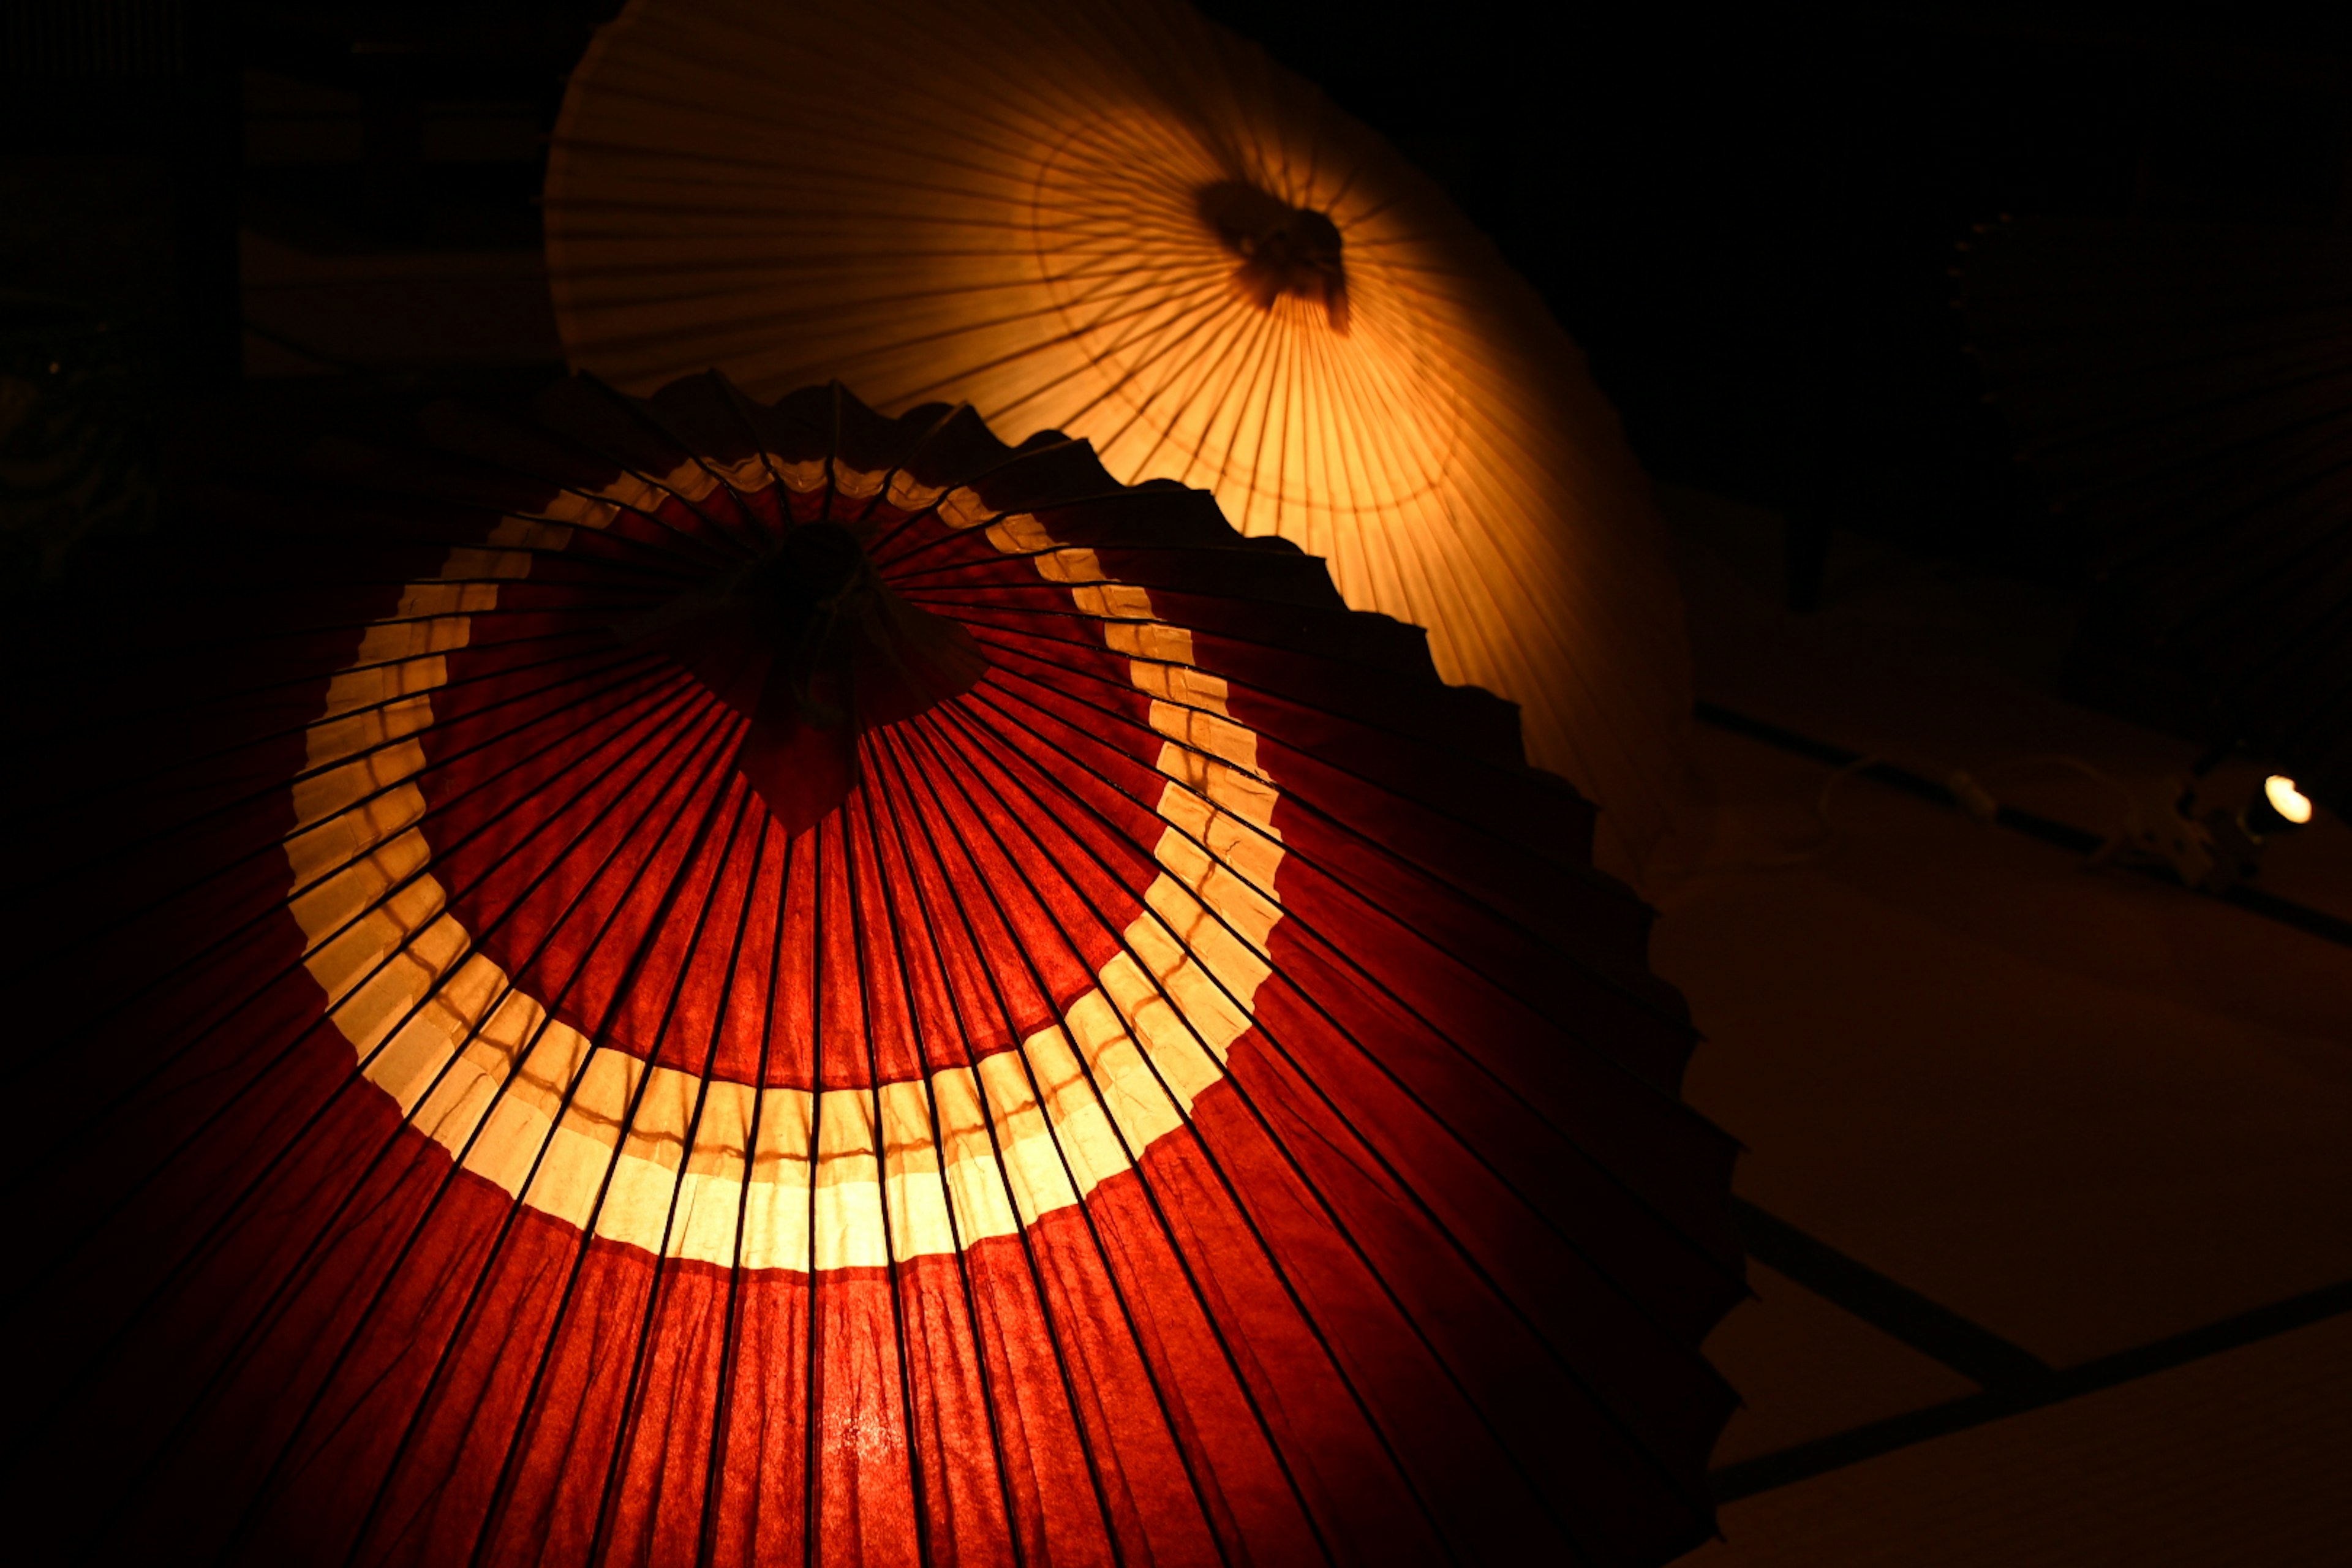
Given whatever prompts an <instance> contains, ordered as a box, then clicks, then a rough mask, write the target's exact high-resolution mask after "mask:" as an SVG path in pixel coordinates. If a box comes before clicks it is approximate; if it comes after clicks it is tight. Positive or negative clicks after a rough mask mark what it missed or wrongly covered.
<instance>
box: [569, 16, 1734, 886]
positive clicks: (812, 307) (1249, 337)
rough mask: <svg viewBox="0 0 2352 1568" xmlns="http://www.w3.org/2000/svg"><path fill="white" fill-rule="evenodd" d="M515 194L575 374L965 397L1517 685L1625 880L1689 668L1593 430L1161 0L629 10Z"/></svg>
mask: <svg viewBox="0 0 2352 1568" xmlns="http://www.w3.org/2000/svg"><path fill="white" fill-rule="evenodd" d="M780 82H789V83H791V84H792V88H791V90H789V91H782V90H777V89H776V84H777V83H780ZM546 213H547V233H548V261H549V268H550V273H551V279H552V283H553V288H554V292H555V300H556V308H557V315H558V319H559V321H560V323H561V325H562V331H563V335H564V341H565V343H566V345H567V348H568V349H569V352H570V353H571V355H572V360H573V362H574V363H575V364H577V365H579V366H581V367H582V368H584V369H588V370H593V371H594V372H596V373H597V374H601V375H603V376H604V377H605V378H607V379H608V380H610V381H613V382H614V383H615V384H618V385H620V386H621V387H623V388H625V389H627V390H631V391H639V392H642V391H647V390H650V389H651V388H652V387H654V386H655V385H657V384H661V383H663V382H665V381H667V380H668V379H670V378H671V377H673V376H676V375H678V374H685V373H688V372H692V371H696V370H698V369H700V368H702V367H703V366H705V365H709V364H716V365H719V366H720V367H722V368H724V369H725V370H726V371H727V372H728V373H729V374H730V375H731V376H733V377H734V378H735V379H736V380H738V381H739V382H740V383H741V384H744V385H745V387H746V388H747V389H749V390H751V392H753V393H755V394H757V395H775V394H778V393H781V392H783V391H785V390H788V389H790V388H793V387H795V386H799V385H803V384H810V383H815V382H822V381H824V380H827V379H830V378H835V377H838V378H840V379H842V380H843V381H845V382H846V383H849V384H854V385H856V386H857V387H858V388H859V389H860V390H861V392H862V393H863V394H864V395H866V396H868V397H871V398H872V399H873V400H874V401H875V403H876V405H877V406H879V407H881V408H883V409H885V410H887V411H893V412H896V411H901V410H904V409H907V408H910V407H912V406H915V405H919V404H922V403H926V402H930V401H936V400H944V401H950V402H952V401H966V402H970V403H971V404H972V405H974V406H975V407H976V408H977V409H978V410H979V412H980V413H981V414H982V416H985V417H986V418H987V419H988V421H989V423H990V424H991V426H992V427H993V428H995V429H996V430H997V431H999V432H1000V433H1001V434H1003V436H1005V437H1007V438H1010V439H1014V440H1018V439H1020V438H1022V437H1025V436H1028V435H1030V434H1031V433H1033V432H1035V431H1039V430H1047V429H1059V430H1064V431H1066V432H1068V433H1070V434H1071V435H1074V436H1079V437H1086V438H1087V439H1088V440H1090V441H1092V442H1093V443H1094V445H1095V446H1096V447H1097V450H1098V451H1099V452H1100V454H1101V456H1102V458H1103V461H1104V463H1105V465H1106V466H1107V467H1108V468H1109V469H1110V470H1111V471H1112V473H1113V474H1114V475H1115V476H1117V477H1118V478H1119V479H1123V480H1127V481H1129V482H1139V481H1141V480H1143V479H1178V480H1181V481H1182V482H1184V483H1186V484H1189V485H1193V486H1197V487H1200V488H1202V489H1210V490H1212V491H1213V492H1214V493H1215V495H1216V496H1217V498H1218V500H1219V501H1220V502H1221V503H1222V505H1223V509H1224V510H1225V513H1226V515H1227V516H1228V517H1229V518H1230V519H1231V520H1232V521H1233V522H1234V526H1236V527H1237V528H1239V529H1241V530H1242V531H1244V532H1245V533H1251V534H1279V535H1281V536H1283V537H1285V538H1286V539H1289V540H1292V541H1294V542H1297V544H1298V545H1299V546H1300V547H1301V548H1303V549H1304V550H1306V551H1307V552H1309V553H1310V554H1314V555H1318V556H1321V557H1322V558H1324V559H1325V560H1326V561H1327V562H1328V563H1329V566H1330V570H1331V574H1332V577H1333V580H1334V582H1335V583H1336V584H1337V585H1338V587H1339V591H1340V593H1341V594H1342V595H1344V596H1345V597H1346V599H1347V601H1348V603H1349V605H1351V606H1353V607H1355V608H1359V609H1369V610H1377V611H1380V612H1381V613H1383V614H1387V615H1390V616H1395V617H1396V618H1398V619H1401V620H1404V621H1408V622H1411V623H1413V624H1415V625H1418V626H1425V627H1427V628H1428V630H1429V633H1430V648H1431V652H1432V654H1433V657H1434V658H1435V661H1436V664H1437V668H1438V670H1439V673H1440V674H1441V675H1442V676H1443V677H1444V679H1447V680H1449V681H1454V682H1462V683H1472V684H1476V685H1480V686H1484V687H1486V688H1488V689H1491V690H1494V691H1496V692H1499V693H1501V694H1502V695H1504V696H1506V697H1507V698H1509V699H1510V700H1513V701H1515V702H1517V703H1518V704H1519V705H1520V707H1521V709H1522V723H1523V728H1524V732H1525V735H1526V741H1527V748H1528V756H1529V760H1531V761H1533V762H1535V763H1538V764H1540V765H1542V766H1545V767H1549V768H1551V769H1553V770H1554V771H1557V772H1559V773H1564V774H1566V775H1567V776H1568V777H1570V779H1572V780H1573V781H1574V782H1575V783H1576V784H1578V785H1579V786H1580V788H1581V789H1582V790H1584V792H1585V793H1587V794H1588V795H1591V796H1592V797H1593V798H1595V799H1596V800H1598V801H1599V802H1600V803H1601V805H1603V806H1604V807H1606V808H1608V814H1607V815H1606V816H1604V817H1603V818H1602V821H1603V823H1604V825H1606V826H1607V827H1608V828H1609V829H1610V830H1611V831H1610V832H1609V834H1608V835H1607V837H1609V838H1610V839H1612V840H1613V842H1612V843H1611V844H1610V850H1611V852H1612V858H1613V860H1614V863H1615V864H1616V865H1617V866H1618V867H1620V868H1627V867H1630V866H1631V865H1633V864H1634V863H1637V862H1638V859H1639V858H1640V855H1641V853H1642V851H1643V849H1644V848H1645V847H1646V846H1648V845H1649V844H1651V843H1653V842H1654V841H1655V840H1656V838H1657V837H1660V836H1661V835H1662V834H1663V833H1664V830H1665V826H1666V822H1667V819H1668V816H1669V815H1670V814H1671V812H1672V810H1673V806H1674V803H1675V801H1676V800H1677V799H1678V798H1679V796H1680V795H1681V793H1682V782H1681V781H1682V778H1683V773H1682V768H1683V764H1682V763H1681V761H1680V752H1679V747H1678V742H1676V739H1675V732H1676V726H1677V724H1678V722H1679V721H1680V719H1681V716H1682V715H1683V714H1685V712H1686V711H1687V710H1688V708H1689V700H1690V699H1689V689H1688V673H1687V654H1686V651H1685V643H1684V636H1683V629H1682V614H1681V607H1680V601H1679V596H1678V591H1677V589H1676V586H1675V581H1674V576H1673V573H1672V570H1671V567H1670V565H1669V563H1668V560H1667V556H1666V552H1665V550H1664V543H1663V539H1662V537H1661V533H1660V530H1659V528H1658V526H1657V523H1656V520H1655V518H1654V515H1653V514H1652V511H1651V509H1650V504H1649V500H1648V490H1647V486H1646V484H1645V482H1644V481H1643V478H1642V476H1641V474H1640V473H1639V472H1638V470H1637V469H1636V468H1635V467H1634V465H1633V461H1632V458H1631V457H1630V456H1629V455H1628V453H1627V452H1626V450H1625V448H1624V446H1623V443H1622V439H1621V437H1620V436H1619V433H1618V429H1617V424H1616V419H1615V416H1614V415H1613V413H1612V411H1611V410H1610V409H1609V408H1608V406H1607V405H1605V404H1604V403H1603V402H1602V401H1601V397H1600V395H1598V393H1597V392H1596V391H1595V390H1594V389H1593V387H1592V386H1591V384H1590V383H1589V381H1588V380H1587V379H1586V378H1585V376H1584V374H1583V370H1582V365H1581V363H1580V358H1579V356H1578V354H1577V352H1576V350H1575V347H1574V345H1572V344H1571V343H1570V342H1569V341H1568V340H1567V338H1566V337H1565V336H1563V335H1562V334H1561V332H1560V331H1559V328H1558V327H1557V326H1556V325H1555V324H1554V323H1553V321H1551V319H1550V317H1549V313H1548V312H1547V311H1546V310H1545V308H1544V307H1543V305H1542V304H1541V302H1540V301H1539V300H1538V299H1537V298H1536V296H1535V295H1534V293H1533V292H1532V290H1530V289H1528V287H1527V286H1526V284H1525V283H1524V282H1522V281H1521V280H1520V279H1518V278H1517V277H1516V276H1515V275H1514V274H1512V273H1511V272H1510V271H1509V270H1508V269H1507V268H1505V267H1504V266H1503V264H1502V262H1501V260H1500V259H1499V258H1497V257H1496V254H1495V252H1494V249H1493V247H1492V246H1491V245H1490V244H1489V243H1488V242H1487V241H1486V239H1485V238H1484V237H1482V236H1480V235H1478V234H1477V233H1476V232H1475V231H1474V230H1473V229H1472V228H1471V227H1470V226H1468V225H1467V224H1466V223H1465V221H1464V220H1463V219H1462V217H1461V216H1460V215H1459V214H1457V213H1456V212H1454V210H1453V208H1452V207H1451V206H1450V205H1447V203H1446V202H1445V201H1444V198H1443V197H1442V196H1441V195H1439V193H1438V192H1437V190H1436V189H1435V188H1434V187H1433V185H1432V184H1430V183H1429V182H1428V181H1427V180H1426V179H1425V178H1423V176H1422V175H1421V174H1418V173H1417V172H1416V171H1414V170H1413V169H1412V168H1411V167H1410V166H1409V165H1407V164H1406V163H1404V162H1403V161H1402V159H1401V158H1399V157H1398V155H1397V154H1396V153H1395V152H1394V151H1393V150H1392V149H1391V148H1390V147H1389V146H1388V145H1387V144H1386V143H1385V142H1382V141H1381V139H1380V138H1378V137H1377V136H1375V135H1373V134H1372V133H1371V132H1369V131H1367V130H1366V129H1365V128H1363V127H1362V126H1360V125H1359V124H1357V123H1356V122H1355V121H1351V120H1349V119H1348V118H1347V117H1346V116H1344V115H1342V114H1341V113H1339V111H1338V110H1335V109H1334V108H1332V106H1331V105H1330V104H1329V103H1328V101H1327V100H1324V99H1323V97H1322V96H1321V95H1320V94H1319V93H1318V92H1317V91H1316V90H1315V89H1312V88H1311V87H1309V86H1307V84H1306V83H1304V82H1301V81H1299V80H1298V79H1295V78H1293V77H1291V76H1289V75H1288V74H1287V73H1286V72H1284V71H1282V70H1281V69H1279V68H1276V67H1275V66H1274V65H1273V64H1272V63H1271V62H1269V61H1268V60H1266V59H1265V57H1264V56H1263V55H1262V54H1260V53H1259V52H1258V51H1256V50H1255V48H1252V47H1248V46H1244V45H1242V44H1240V43H1239V42H1238V41H1236V40H1234V38H1232V37H1230V36H1229V35H1226V34H1224V33H1223V32H1222V31H1221V30H1219V29H1217V28H1215V27H1214V26H1212V25H1210V24H1208V23H1206V22H1204V21H1202V19H1201V18H1200V17H1199V16H1197V15H1196V14H1194V13H1193V12H1192V10H1191V9H1190V7H1188V6H1183V5H1176V4H1172V3H1150V0H1127V3H1122V4H1119V5H1105V6H1094V5H1057V4H1055V3H1053V0H1020V3H1000V4H994V5H986V4H981V5H972V4H961V3H959V4H954V5H948V4H917V5H896V6H878V5H867V4H858V5H822V4H818V5H795V6H793V7H791V8H789V9H788V10H779V9H778V8H777V7H776V6H774V5H772V4H771V3H769V0H645V3H641V4H638V5H633V6H631V7H630V8H629V9H628V10H627V11H626V12H625V14H624V15H623V16H621V17H620V18H619V19H618V20H616V21H615V22H614V23H612V24H611V25H609V26H606V27H605V28H604V29H603V31H602V32H601V33H600V35H599V37H598V38H597V41H596V43H595V44H594V45H593V47H591V49H590V51H589V53H588V55H587V57H586V58H584V59H583V62H582V64H581V66H580V68H578V70H577V71H575V72H574V74H573V77H572V89H571V92H570V95H569V97H568V99H567V100H566V104H565V108H564V113H563V117H562V121H561V123H560V124H559V126H558V129H557V132H556V136H555V142H554V146H553V149H552V153H551V162H550V165H549V172H548V185H547V203H546Z"/></svg>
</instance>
